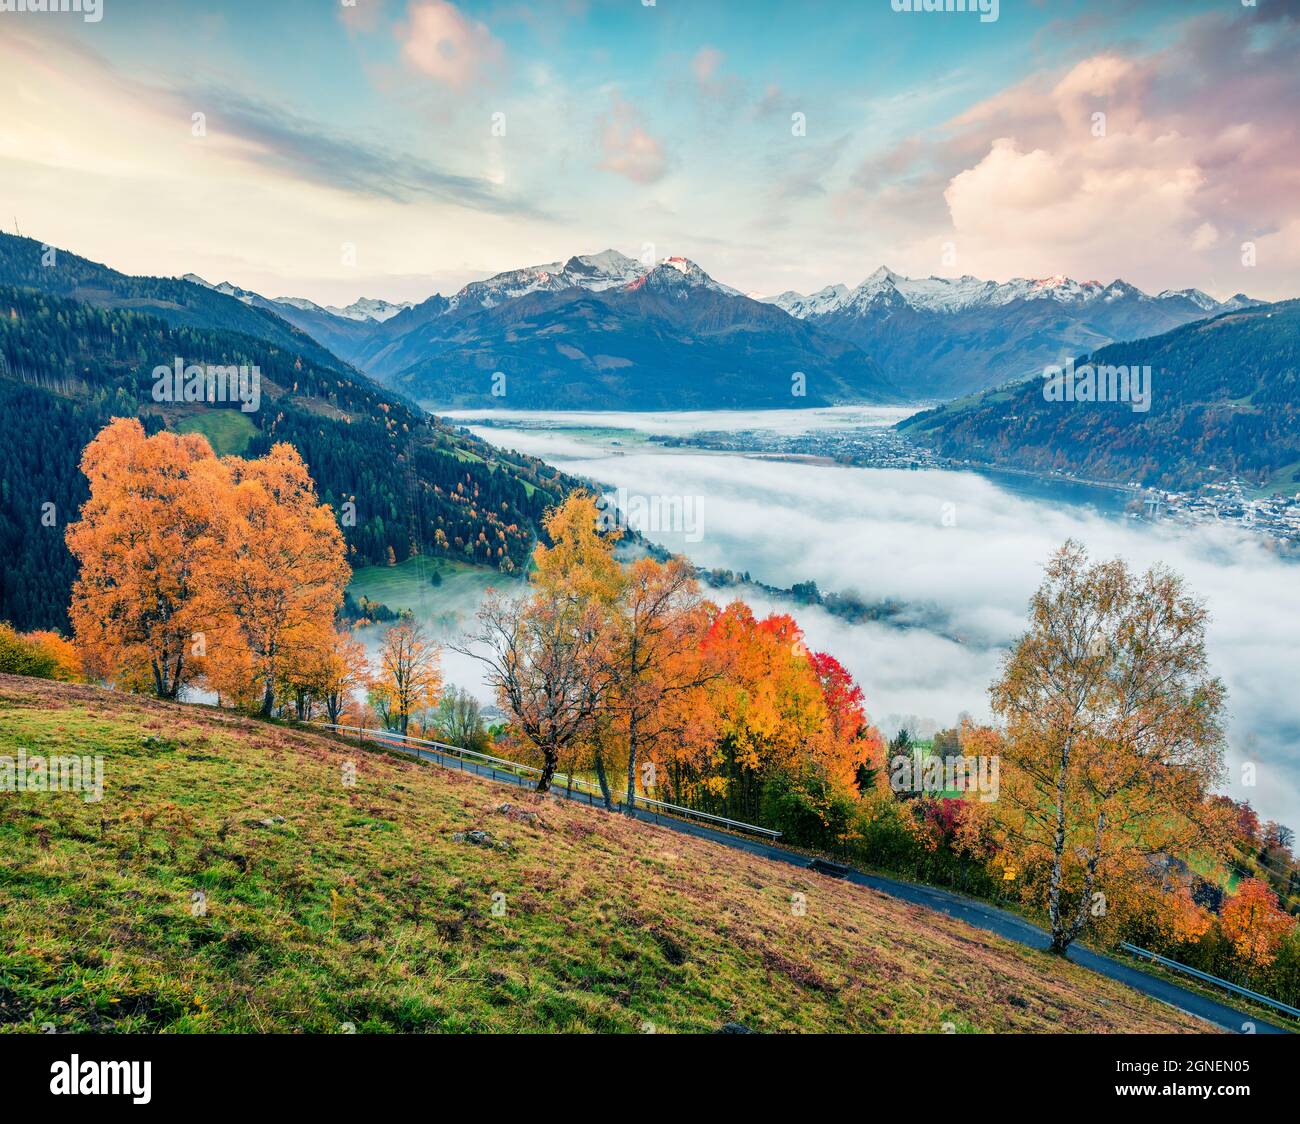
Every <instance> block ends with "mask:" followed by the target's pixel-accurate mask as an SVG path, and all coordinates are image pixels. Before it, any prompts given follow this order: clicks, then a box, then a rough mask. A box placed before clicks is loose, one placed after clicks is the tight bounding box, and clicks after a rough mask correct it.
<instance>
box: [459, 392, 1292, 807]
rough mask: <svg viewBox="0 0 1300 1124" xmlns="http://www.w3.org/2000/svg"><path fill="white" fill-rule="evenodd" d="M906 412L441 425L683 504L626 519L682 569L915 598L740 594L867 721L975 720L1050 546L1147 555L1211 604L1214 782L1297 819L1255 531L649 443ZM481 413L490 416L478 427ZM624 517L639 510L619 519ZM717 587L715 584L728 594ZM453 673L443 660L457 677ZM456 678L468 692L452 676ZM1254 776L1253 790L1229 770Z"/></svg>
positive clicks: (1052, 488) (979, 481) (1093, 502)
mask: <svg viewBox="0 0 1300 1124" xmlns="http://www.w3.org/2000/svg"><path fill="white" fill-rule="evenodd" d="M908 412H909V411H907V410H899V409H881V408H856V407H852V408H836V409H824V410H772V411H708V412H692V413H651V414H638V413H603V412H602V413H583V414H558V415H557V414H537V413H530V412H524V411H495V412H492V411H464V412H460V413H452V414H448V415H443V416H447V417H449V418H453V419H456V420H458V421H460V422H461V424H465V425H467V426H468V427H469V428H470V429H471V430H473V432H475V433H476V434H478V435H479V436H480V437H482V438H484V439H485V440H487V441H489V442H491V443H492V444H494V445H498V446H500V447H502V448H507V449H515V450H517V451H519V452H524V453H531V454H533V455H535V456H538V457H541V458H542V459H544V460H546V461H548V462H549V463H551V464H553V465H555V466H557V467H559V468H562V469H564V470H565V471H566V472H569V473H572V474H574V475H576V476H580V477H584V478H587V479H589V480H592V481H594V482H597V483H599V484H601V485H604V486H607V487H609V488H611V489H619V488H622V489H626V495H627V496H628V497H642V498H643V499H645V500H647V501H648V500H649V498H651V497H669V498H670V499H672V500H673V501H675V502H676V503H678V504H679V505H681V504H685V505H687V510H689V511H691V512H693V514H694V519H693V521H692V522H691V523H690V524H689V525H683V526H681V527H674V526H671V525H669V526H639V527H638V528H637V529H638V530H642V531H643V533H645V534H646V535H647V537H649V538H651V539H652V540H654V541H656V542H659V543H660V544H661V545H663V546H665V547H667V548H669V549H671V550H674V551H678V552H681V553H683V554H686V555H687V556H688V557H690V558H691V559H692V561H694V562H695V563H697V564H699V565H702V566H707V567H722V568H727V569H731V570H735V571H746V570H747V571H749V573H750V574H751V576H752V577H753V578H754V579H755V580H757V581H761V582H764V583H766V584H769V585H773V586H780V587H789V586H791V585H793V584H794V583H796V582H804V581H809V580H812V581H815V582H816V583H817V585H818V587H819V588H820V589H821V590H822V592H823V593H829V592H838V593H848V592H852V593H855V594H857V595H858V596H859V597H861V598H863V599H865V600H868V601H878V600H884V599H895V600H898V601H902V602H906V603H907V604H908V605H909V606H911V607H912V610H911V613H910V617H909V620H910V623H911V625H912V627H908V628H899V627H895V626H893V625H889V624H882V623H874V622H872V623H865V624H850V623H848V622H845V621H844V620H842V619H839V618H836V617H833V616H831V615H830V614H829V613H827V612H826V611H825V610H823V609H821V608H818V607H815V606H798V605H794V604H792V603H790V602H787V601H784V600H780V601H773V600H771V599H769V598H767V597H765V596H764V595H762V594H759V593H755V592H753V591H752V590H747V591H745V592H744V594H743V596H744V599H745V600H746V601H748V602H750V603H751V604H752V605H753V607H754V609H755V610H756V611H759V612H767V611H772V610H779V611H783V612H790V613H792V614H793V615H794V616H795V617H796V618H797V619H798V621H799V623H800V625H801V626H802V627H803V629H804V630H805V632H806V634H807V638H808V643H809V646H810V647H812V648H814V649H816V650H822V651H827V652H830V653H831V654H832V655H834V656H835V657H836V658H837V659H839V660H841V661H842V662H843V663H844V664H845V666H846V667H848V668H849V669H850V671H852V673H853V674H854V676H855V677H856V678H857V680H858V682H859V683H861V684H862V687H863V690H864V691H865V692H866V696H867V703H868V708H869V710H870V713H871V716H872V718H873V720H874V721H876V722H877V723H878V724H880V725H881V726H882V727H884V728H886V729H887V730H892V729H894V728H896V727H897V725H898V724H899V723H900V722H901V721H903V720H904V719H906V718H909V717H911V718H915V719H919V720H929V721H931V722H933V723H935V724H937V725H939V726H946V725H950V724H952V723H954V722H955V721H956V720H957V718H958V715H959V714H960V713H961V712H963V711H965V712H968V713H970V714H971V715H972V716H974V717H976V718H986V717H988V705H987V689H988V685H989V684H990V683H991V682H992V680H993V679H994V678H995V677H996V675H997V673H998V668H999V662H1000V660H1001V657H1002V654H1003V652H1004V651H1005V650H1006V647H1007V645H1008V644H1010V643H1011V642H1012V641H1013V640H1014V639H1015V637H1016V636H1017V635H1018V634H1019V633H1021V632H1022V631H1023V629H1024V627H1025V623H1026V605H1027V602H1028V599H1029V597H1030V595H1031V594H1032V592H1033V591H1034V589H1035V588H1036V587H1037V585H1038V583H1039V581H1040V579H1041V567H1042V564H1043V563H1044V561H1045V560H1046V559H1047V558H1048V556H1049V555H1050V554H1051V553H1052V551H1054V550H1055V549H1056V548H1057V547H1059V546H1060V545H1061V544H1062V543H1063V542H1064V541H1065V540H1066V539H1067V538H1075V539H1077V540H1079V541H1081V542H1083V543H1084V544H1085V545H1086V546H1087V547H1088V549H1089V551H1090V552H1091V553H1092V555H1093V557H1096V558H1103V557H1104V558H1109V557H1114V556H1117V555H1118V556H1122V557H1124V558H1125V559H1126V560H1128V562H1129V563H1130V564H1131V565H1133V566H1135V567H1139V568H1142V569H1145V568H1146V567H1148V566H1151V565H1154V564H1157V563H1163V564H1165V565H1167V566H1169V567H1170V568H1172V569H1174V570H1175V571H1177V572H1178V573H1180V574H1182V575H1183V576H1184V578H1185V579H1186V582H1187V585H1188V588H1189V590H1190V591H1191V592H1192V593H1194V594H1195V595H1196V596H1198V597H1200V598H1202V599H1204V600H1205V602H1206V604H1207V605H1208V608H1209V610H1210V613H1211V624H1210V629H1209V653H1210V659H1211V664H1212V667H1213V670H1214V672H1215V673H1216V674H1218V675H1219V676H1221V677H1222V678H1223V680H1224V681H1225V683H1226V684H1227V686H1228V690H1229V707H1230V745H1231V749H1230V753H1229V766H1230V770H1231V774H1232V776H1231V779H1230V783H1229V784H1227V785H1226V786H1225V791H1228V792H1230V793H1231V794H1232V795H1233V796H1235V797H1237V798H1238V799H1249V800H1250V801H1251V803H1252V804H1253V805H1254V806H1255V808H1256V809H1257V810H1258V811H1259V812H1260V814H1261V816H1263V817H1264V818H1277V819H1280V820H1282V821H1283V822H1286V823H1290V824H1292V825H1297V824H1300V783H1298V782H1297V777H1296V773H1297V769H1300V689H1297V672H1298V671H1300V651H1298V648H1297V644H1296V641H1295V639H1294V636H1295V627H1296V622H1297V621H1300V568H1297V566H1296V565H1295V564H1293V563H1287V562H1284V561H1282V560H1280V559H1278V558H1277V557H1276V556H1275V554H1274V553H1273V552H1272V550H1271V549H1270V548H1269V545H1268V543H1267V541H1266V540H1264V539H1262V538H1259V537H1256V536H1253V535H1251V534H1249V533H1248V532H1246V531H1244V530H1243V529H1241V528H1239V527H1235V526H1231V525H1226V524H1225V525H1221V526H1210V527H1198V528H1187V527H1175V526H1173V525H1169V524H1159V523H1157V524H1149V523H1137V522H1133V521H1131V520H1128V519H1126V518H1125V517H1124V516H1123V514H1122V510H1121V505H1122V501H1123V498H1124V497H1123V495H1122V494H1121V493H1114V492H1109V491H1107V490H1105V489H1092V488H1088V487H1086V486H1081V485H1077V484H1068V483H1062V484H1058V483H1055V482H1051V481H1041V480H1037V479H1032V478H1027V477H1019V476H1008V477H1005V478H1003V477H993V476H989V475H982V474H978V473H975V472H955V471H947V470H920V471H917V470H912V471H909V470H904V469H874V468H848V467H842V466H838V465H830V464H812V463H792V462H788V461H775V460H772V459H764V458H759V457H752V456H745V455H743V454H737V453H720V452H710V451H704V450H698V449H691V448H681V447H676V448H672V447H662V446H659V445H656V444H654V443H653V442H651V441H650V440H649V438H650V437H651V436H653V435H657V434H659V435H672V436H678V437H680V436H685V435H689V434H692V433H701V432H740V431H752V430H768V431H770V432H776V433H785V434H791V433H803V432H812V431H816V430H818V429H835V430H842V429H851V428H863V429H866V428H870V427H873V426H882V425H892V424H893V423H894V422H896V421H898V420H900V419H901V418H902V417H904V416H906V415H907V413H908ZM482 420H486V421H489V422H490V423H491V424H477V423H478V422H480V421H482ZM632 522H633V524H634V525H635V524H636V520H635V519H633V520H632ZM731 595H732V594H729V593H714V594H712V596H714V597H715V598H718V597H722V598H726V597H729V596H731ZM458 670H460V669H458ZM467 685H472V684H467ZM1246 762H1251V763H1253V764H1254V765H1255V767H1256V784H1255V785H1254V786H1253V787H1251V786H1246V785H1244V784H1242V783H1241V781H1242V769H1241V767H1242V765H1243V764H1244V763H1246Z"/></svg>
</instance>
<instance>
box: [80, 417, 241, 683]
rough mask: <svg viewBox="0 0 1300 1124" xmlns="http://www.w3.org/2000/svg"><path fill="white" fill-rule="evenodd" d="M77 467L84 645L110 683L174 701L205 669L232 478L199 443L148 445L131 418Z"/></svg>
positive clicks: (169, 440)
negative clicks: (83, 485) (211, 589)
mask: <svg viewBox="0 0 1300 1124" xmlns="http://www.w3.org/2000/svg"><path fill="white" fill-rule="evenodd" d="M81 470H82V472H84V473H85V475H86V477H87V479H88V480H89V482H90V498H89V499H88V500H87V501H86V503H85V504H84V505H83V507H82V509H81V514H80V518H79V519H78V520H77V522H75V523H73V524H71V525H70V526H69V527H68V529H67V543H68V549H69V550H70V551H71V552H72V554H73V555H74V557H76V559H77V560H78V562H79V563H80V564H81V572H80V575H79V576H78V578H77V581H76V583H75V585H74V586H73V590H72V604H71V606H70V609H69V616H70V617H71V620H72V627H73V631H74V633H75V636H76V641H77V645H78V647H79V648H80V649H81V650H82V651H83V652H84V653H85V654H86V657H87V660H88V662H89V663H90V664H91V665H92V666H94V667H95V668H96V669H98V670H99V671H100V672H101V673H102V674H103V675H104V677H105V678H108V679H110V680H113V681H115V682H118V683H119V684H121V685H125V686H140V687H143V686H145V685H146V684H147V685H148V687H149V688H151V689H152V690H153V691H154V693H155V694H157V695H158V696H159V697H160V698H165V699H174V698H176V697H177V695H178V694H179V693H180V691H181V688H182V687H183V686H184V685H185V684H186V683H187V682H189V681H190V680H191V679H192V678H194V677H195V675H196V674H197V673H198V672H199V671H201V670H202V658H201V652H202V645H201V644H200V645H198V647H197V648H196V642H195V637H196V635H197V634H199V633H201V632H202V630H203V628H204V625H205V618H204V611H203V609H202V607H201V605H200V603H199V602H200V595H201V592H202V590H203V588H204V586H205V585H206V584H207V583H209V582H210V581H211V580H212V578H213V576H214V572H216V571H218V570H219V569H220V566H221V562H222V559H223V558H224V557H225V542H226V526H227V523H228V520H229V515H230V512H229V508H228V505H227V503H226V501H227V500H228V497H229V475H228V470H227V469H226V467H225V465H224V464H223V463H222V462H221V461H219V460H218V459H217V458H216V457H215V456H214V455H213V452H212V449H211V447H210V446H209V445H208V443H207V441H206V440H205V439H204V438H203V437H201V436H199V435H197V434H186V435H177V434H173V433H157V434H154V435H153V436H152V437H146V436H145V432H144V427H143V426H142V425H141V424H140V422H139V421H137V420H136V419H134V418H115V419H114V420H113V421H112V422H110V423H109V424H108V425H107V426H105V428H104V429H103V430H101V431H100V433H99V434H98V436H96V437H95V439H94V440H93V441H91V442H90V444H89V445H87V446H86V449H85V451H84V452H83V454H82V458H81Z"/></svg>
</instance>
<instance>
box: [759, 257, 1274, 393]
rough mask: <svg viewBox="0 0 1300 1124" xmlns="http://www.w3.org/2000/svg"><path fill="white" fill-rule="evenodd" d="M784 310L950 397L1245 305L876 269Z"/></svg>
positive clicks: (790, 300) (1061, 282)
mask: <svg viewBox="0 0 1300 1124" xmlns="http://www.w3.org/2000/svg"><path fill="white" fill-rule="evenodd" d="M768 300H769V301H770V303H772V304H775V305H776V306H777V307H779V308H781V309H784V310H785V311H786V312H788V313H789V314H790V315H791V316H794V317H796V318H798V319H800V320H804V321H806V322H807V323H810V324H815V325H817V326H818V327H819V328H821V329H822V330H823V331H827V332H830V333H831V334H832V335H837V336H839V337H840V338H841V339H845V340H848V341H850V342H852V343H855V344H857V345H858V346H859V347H861V348H862V349H863V350H864V351H866V352H867V353H868V354H869V355H871V356H872V357H873V358H875V359H876V360H877V361H878V362H879V363H880V364H881V366H882V368H883V370H884V373H885V375H886V376H887V377H889V378H891V379H892V380H893V381H895V382H897V383H900V384H902V385H905V386H908V387H911V388H912V389H913V391H914V393H916V395H917V396H918V397H937V398H942V397H953V396H959V395H963V394H968V393H970V392H971V391H973V390H981V389H983V388H985V387H988V386H993V385H996V384H998V383H1002V382H1006V381H1008V380H1010V379H1015V378H1021V377H1024V376H1026V375H1029V374H1032V373H1034V372H1035V371H1036V370H1041V369H1042V367H1043V365H1044V364H1046V363H1052V362H1058V361H1060V360H1062V359H1064V358H1066V357H1067V356H1069V355H1075V354H1078V353H1080V352H1083V351H1091V350H1095V349H1096V348H1098V347H1102V346H1104V345H1106V344H1108V343H1112V342H1114V341H1117V340H1133V339H1141V338H1144V337H1147V336H1155V335H1159V334H1160V333H1162V332H1167V331H1170V330H1171V329H1173V328H1176V327H1178V326H1180V325H1181V324H1185V323H1188V322H1189V321H1192V320H1200V319H1203V318H1205V317H1207V316H1217V315H1219V314H1220V313H1223V312H1231V311H1234V310H1236V309H1239V308H1245V307H1248V306H1250V305H1252V304H1255V303H1257V302H1255V301H1252V300H1251V299H1250V298H1249V297H1247V296H1245V295H1243V294H1240V293H1239V294H1237V295H1236V296H1234V297H1232V298H1231V299H1230V300H1227V301H1222V302H1220V301H1216V300H1215V299H1214V298H1213V297H1210V296H1208V295H1207V294H1206V293H1203V292H1201V291H1200V290H1199V289H1180V290H1172V289H1166V290H1165V291H1164V292H1162V293H1159V294H1158V295H1156V296H1150V295H1148V294H1147V293H1144V292H1142V290H1141V289H1139V288H1137V287H1136V286H1135V285H1131V284H1129V283H1128V282H1127V281H1123V280H1118V279H1117V280H1115V281H1112V282H1111V283H1110V284H1108V285H1107V284H1102V283H1101V282H1100V281H1076V280H1075V279H1074V278H1071V277H1064V276H1056V277H1041V278H1026V277H1016V278H1012V279H1011V280H1010V281H1004V282H997V281H985V280H981V279H980V278H978V277H971V276H970V275H966V276H963V277H924V278H912V277H904V276H903V275H902V274H899V273H895V272H894V271H893V270H891V269H888V268H886V267H883V266H882V267H881V268H880V269H877V270H876V271H875V272H874V273H873V274H871V276H869V277H868V278H866V280H864V281H863V282H862V283H861V284H860V285H858V286H856V287H855V288H849V287H848V286H847V285H830V286H827V287H826V288H824V289H821V290H820V291H818V292H816V293H812V294H808V295H804V294H802V293H796V292H786V293H782V294H781V295H780V296H777V297H770V298H768Z"/></svg>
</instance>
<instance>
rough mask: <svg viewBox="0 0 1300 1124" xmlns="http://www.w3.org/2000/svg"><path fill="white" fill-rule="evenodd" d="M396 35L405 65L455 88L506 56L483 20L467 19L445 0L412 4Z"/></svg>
mask: <svg viewBox="0 0 1300 1124" xmlns="http://www.w3.org/2000/svg"><path fill="white" fill-rule="evenodd" d="M397 35H398V39H399V40H400V41H401V45H402V59H403V61H405V62H406V64H407V65H408V66H410V67H411V68H412V69H414V70H416V71H418V72H420V73H421V74H424V75H425V76H427V77H429V78H432V79H433V80H434V81H435V82H441V83H443V84H444V85H447V86H450V87H452V89H455V90H463V89H465V88H466V87H468V86H471V85H473V84H475V83H476V82H479V81H481V80H482V79H484V78H485V77H487V76H488V75H489V74H490V73H491V72H492V71H494V70H496V69H497V68H499V67H500V66H501V64H502V61H503V59H504V57H505V49H504V48H503V47H502V45H501V43H500V42H499V41H498V40H497V39H496V38H495V37H494V36H493V35H492V32H491V31H489V30H488V28H487V26H486V25H485V24H483V23H481V22H478V21H475V20H470V19H468V18H467V17H466V16H464V15H463V14H462V13H461V11H460V10H459V9H458V8H457V7H456V6H455V5H454V4H450V3H448V2H447V0H421V2H419V3H415V4H412V5H411V8H410V10H409V12H408V16H407V22H406V23H405V24H403V25H399V27H398V29H397Z"/></svg>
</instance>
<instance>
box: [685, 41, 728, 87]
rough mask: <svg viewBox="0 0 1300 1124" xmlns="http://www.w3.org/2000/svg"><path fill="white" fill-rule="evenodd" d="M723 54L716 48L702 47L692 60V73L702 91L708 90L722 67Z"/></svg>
mask: <svg viewBox="0 0 1300 1124" xmlns="http://www.w3.org/2000/svg"><path fill="white" fill-rule="evenodd" d="M722 58H723V55H722V52H721V51H719V50H718V49H717V48H716V47H701V48H700V49H699V50H698V51H697V52H696V53H695V57H694V58H693V59H691V73H692V74H693V75H694V76H695V81H696V82H697V83H698V84H699V86H700V87H701V88H702V89H708V88H709V86H711V85H712V83H713V82H714V80H715V79H716V78H717V74H718V69H719V67H721V66H722Z"/></svg>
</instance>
